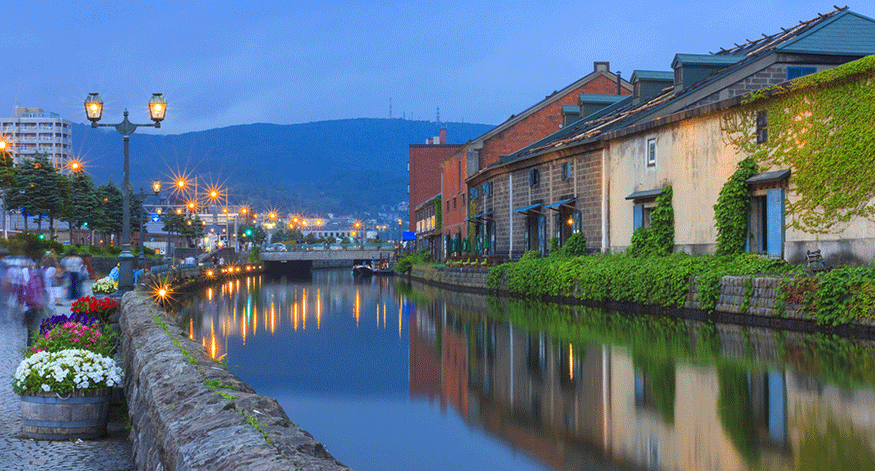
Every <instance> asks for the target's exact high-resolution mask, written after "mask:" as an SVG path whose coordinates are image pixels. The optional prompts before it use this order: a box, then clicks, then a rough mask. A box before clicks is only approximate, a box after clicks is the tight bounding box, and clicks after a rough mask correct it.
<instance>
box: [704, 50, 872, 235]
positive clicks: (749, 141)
mask: <svg viewBox="0 0 875 471" xmlns="http://www.w3.org/2000/svg"><path fill="white" fill-rule="evenodd" d="M873 70H875V56H868V57H864V58H862V59H860V60H857V61H854V62H849V63H847V64H844V65H841V66H839V67H836V68H834V69H829V70H825V71H823V72H820V73H817V74H812V75H809V76H805V77H800V78H798V79H796V80H792V81H790V82H788V83H785V84H781V85H777V86H774V87H771V88H768V89H764V90H760V91H757V92H755V93H752V94H751V95H750V96H749V97H748V98H747V99H746V100H745V102H744V104H743V105H742V106H740V107H738V108H737V109H736V110H734V111H733V112H731V113H727V114H726V115H724V116H723V118H722V121H721V130H722V132H723V136H724V140H725V141H727V142H728V143H729V144H730V145H731V146H733V147H734V148H735V150H736V151H737V152H738V153H739V154H741V155H748V156H750V157H751V158H752V159H753V160H754V161H756V162H757V163H758V164H760V165H761V166H763V167H765V168H767V169H775V170H777V169H791V170H792V172H793V174H792V177H791V181H792V184H791V185H790V186H789V192H790V194H791V195H792V197H791V198H787V201H786V202H785V214H786V217H787V226H788V227H792V228H796V229H799V230H802V231H804V232H809V233H828V232H836V231H837V230H840V229H841V227H843V226H845V225H847V224H848V223H850V222H851V221H852V220H853V219H855V218H858V217H862V218H868V219H869V220H871V221H875V206H873V205H871V204H870V202H871V200H872V198H873V197H875V172H873V171H872V168H873V164H875V161H873V155H875V120H873V119H872V116H873V114H872V108H873V104H875V86H873V85H872V80H873ZM759 112H766V116H767V118H768V128H767V129H768V139H767V140H766V142H764V143H761V144H757V143H756V139H755V133H756V115H757V113H759Z"/></svg>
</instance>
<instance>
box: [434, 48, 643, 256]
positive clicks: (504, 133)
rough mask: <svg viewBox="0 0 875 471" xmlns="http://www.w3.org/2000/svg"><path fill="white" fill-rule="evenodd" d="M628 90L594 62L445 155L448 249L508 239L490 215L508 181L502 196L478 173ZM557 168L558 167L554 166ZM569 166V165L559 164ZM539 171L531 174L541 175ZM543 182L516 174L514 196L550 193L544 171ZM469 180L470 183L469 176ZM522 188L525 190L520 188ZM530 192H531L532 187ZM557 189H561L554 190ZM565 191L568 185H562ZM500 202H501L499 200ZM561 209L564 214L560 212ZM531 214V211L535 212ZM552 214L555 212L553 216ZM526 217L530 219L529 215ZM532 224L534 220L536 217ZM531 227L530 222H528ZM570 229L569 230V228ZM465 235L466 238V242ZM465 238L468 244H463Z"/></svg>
mask: <svg viewBox="0 0 875 471" xmlns="http://www.w3.org/2000/svg"><path fill="white" fill-rule="evenodd" d="M631 93H632V84H631V83H629V82H627V81H625V80H623V79H622V78H621V77H620V76H619V75H618V74H614V73H612V72H611V71H610V64H609V63H608V62H595V63H593V71H592V72H591V73H590V74H588V75H586V76H584V77H582V78H581V79H579V80H577V81H576V82H574V83H572V84H570V85H568V86H567V87H565V88H563V89H562V90H560V91H554V92H553V93H551V94H550V95H548V96H547V97H546V98H545V99H544V100H541V101H540V102H538V103H536V104H535V105H533V106H531V107H529V108H528V109H526V110H525V111H523V112H521V113H519V114H518V115H514V116H511V117H510V118H509V119H508V120H507V121H505V122H504V123H502V124H501V125H499V126H497V127H495V128H494V129H492V130H490V131H489V132H487V133H485V134H483V135H482V136H480V137H478V138H476V139H473V140H471V141H469V142H468V143H466V144H465V146H464V147H462V148H461V149H460V150H459V151H458V152H456V153H455V154H453V155H452V157H450V158H449V159H447V160H446V161H445V162H444V163H443V166H442V172H443V188H442V190H443V191H442V195H443V197H444V205H445V207H444V225H443V226H444V228H443V236H444V244H445V246H446V247H447V250H446V252H447V253H452V252H454V251H459V250H464V251H473V252H477V253H479V254H483V255H496V254H500V255H503V253H498V252H496V251H495V247H496V243H498V242H497V241H496V237H500V238H502V241H501V242H500V243H501V244H502V246H506V245H503V244H505V242H506V241H507V242H509V241H510V238H509V231H510V230H511V228H510V227H509V226H508V225H507V224H506V223H507V221H506V220H502V224H504V225H502V226H501V227H498V226H496V219H495V217H494V211H495V203H496V202H500V201H502V198H503V197H505V196H509V194H510V192H509V188H510V187H508V186H506V185H505V186H502V185H498V186H495V188H496V189H498V191H499V192H502V194H500V195H497V196H496V195H494V194H493V192H492V189H493V186H492V185H493V183H491V182H490V183H489V184H487V185H486V187H485V188H484V187H483V185H482V184H481V183H482V182H483V179H482V178H478V175H480V174H481V173H484V172H487V169H489V168H492V167H495V166H496V165H499V164H500V163H501V162H500V157H501V156H502V155H507V154H510V153H512V152H514V151H516V150H518V149H520V148H523V147H525V146H527V145H529V144H531V143H532V142H536V141H538V140H540V139H542V138H545V137H547V136H550V135H551V134H553V133H555V132H556V131H557V130H560V129H563V128H564V127H565V126H567V125H568V124H569V122H571V121H572V120H577V118H578V117H579V116H580V114H581V112H582V111H585V112H588V111H591V110H595V109H600V108H603V107H604V106H607V105H609V104H611V103H616V102H618V101H620V100H622V98H623V97H625V96H628V95H630V94H631ZM557 168H559V167H557ZM561 168H563V169H564V170H565V171H568V167H567V166H566V167H561ZM539 177H540V175H535V176H532V178H539ZM544 177H545V178H547V179H548V180H547V181H546V183H547V184H546V185H543V186H542V185H540V183H541V181H542V180H540V179H538V180H537V182H536V183H533V184H529V185H528V186H526V184H525V182H524V181H523V180H519V179H517V184H518V185H520V187H519V188H518V193H517V194H518V195H527V196H526V198H527V200H528V201H533V200H539V199H542V198H543V197H542V193H544V194H546V193H550V191H551V190H545V189H546V188H552V181H553V178H554V175H552V174H545V175H544ZM472 178H473V179H474V182H473V184H469V180H470V179H472ZM557 182H559V183H558V185H560V186H561V185H562V184H563V183H564V184H565V186H572V185H573V184H572V179H571V177H570V174H567V175H566V176H565V177H564V178H563V177H559V178H557ZM524 190H525V191H524ZM533 191H534V196H532V194H533V193H532V192H533ZM556 191H557V192H561V191H563V190H561V189H557V190H556ZM564 191H566V194H569V192H568V189H565V190H564ZM499 204H501V203H499ZM563 213H564V214H563ZM568 215H570V211H569V210H568V208H567V206H566V207H561V208H560V207H557V209H556V215H555V216H559V217H565V216H568ZM533 217H534V216H533ZM551 217H553V216H552V215H551ZM527 221H528V219H527ZM533 224H538V222H537V221H536V222H534V223H533ZM521 227H523V226H520V225H518V226H517V229H518V232H519V233H520V234H534V233H535V231H534V229H532V230H527V229H520V228H521ZM526 227H529V226H526ZM568 230H571V228H570V227H569V229H568ZM466 239H467V242H466V241H465V240H466ZM463 243H465V244H468V245H470V247H467V250H465V249H466V248H465V247H463Z"/></svg>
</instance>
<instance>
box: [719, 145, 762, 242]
mask: <svg viewBox="0 0 875 471" xmlns="http://www.w3.org/2000/svg"><path fill="white" fill-rule="evenodd" d="M757 172H759V168H758V167H757V164H756V163H755V162H754V161H753V159H751V158H747V159H744V160H742V161H741V162H739V163H738V169H737V170H736V171H735V173H733V174H732V176H731V177H729V181H727V182H726V184H725V185H723V188H722V189H721V190H720V195H719V196H718V197H717V204H715V205H714V220H715V221H716V227H717V250H716V252H715V253H716V254H717V255H726V254H735V253H741V252H743V251H744V246H745V243H746V242H747V230H748V228H747V225H748V219H749V217H750V190H749V189H748V187H747V183H745V180H747V179H748V178H750V177H752V176H754V175H756V174H757Z"/></svg>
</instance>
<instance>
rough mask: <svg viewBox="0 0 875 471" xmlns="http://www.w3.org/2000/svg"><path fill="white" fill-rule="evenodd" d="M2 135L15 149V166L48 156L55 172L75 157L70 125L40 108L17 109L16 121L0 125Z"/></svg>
mask: <svg viewBox="0 0 875 471" xmlns="http://www.w3.org/2000/svg"><path fill="white" fill-rule="evenodd" d="M0 133H2V134H4V135H6V136H7V138H9V140H10V141H11V143H12V145H14V146H15V148H14V151H15V152H14V153H15V155H16V163H18V160H19V159H21V158H22V157H27V158H32V157H33V156H34V155H36V154H45V155H46V156H47V157H48V159H49V161H50V162H52V164H53V165H54V166H55V167H56V168H62V167H64V166H65V165H67V162H69V161H70V159H71V158H72V157H73V149H72V145H73V137H72V135H73V132H72V129H71V127H70V121H67V120H66V119H61V117H60V116H58V115H57V114H55V113H50V112H48V111H43V110H41V109H39V108H15V117H14V118H7V119H4V120H3V121H0Z"/></svg>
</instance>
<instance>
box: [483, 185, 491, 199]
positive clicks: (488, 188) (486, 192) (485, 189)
mask: <svg viewBox="0 0 875 471" xmlns="http://www.w3.org/2000/svg"><path fill="white" fill-rule="evenodd" d="M490 193H492V182H484V183H483V196H489V194H490Z"/></svg>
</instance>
